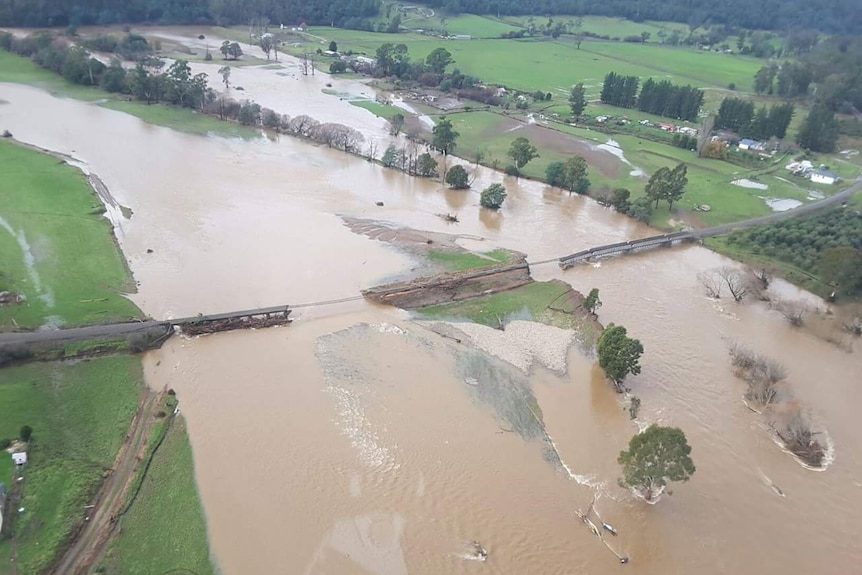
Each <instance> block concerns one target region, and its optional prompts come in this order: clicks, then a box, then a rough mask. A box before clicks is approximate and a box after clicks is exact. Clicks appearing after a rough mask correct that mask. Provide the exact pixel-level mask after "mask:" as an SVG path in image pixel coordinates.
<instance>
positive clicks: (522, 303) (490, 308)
mask: <svg viewBox="0 0 862 575" xmlns="http://www.w3.org/2000/svg"><path fill="white" fill-rule="evenodd" d="M567 292H568V286H566V285H565V284H563V283H558V282H533V283H530V284H527V285H525V286H521V287H519V288H515V289H512V290H508V291H504V292H500V293H496V294H491V295H487V296H483V297H477V298H473V299H469V300H465V301H460V302H455V303H450V304H442V305H436V306H430V307H426V308H422V310H420V312H421V314H422V315H423V316H425V317H427V318H432V319H442V320H446V319H469V320H470V321H473V322H475V323H481V324H483V325H487V326H491V327H498V326H499V325H500V322H501V321H504V320H505V319H506V318H507V317H509V316H512V315H515V314H518V315H519V319H534V320H538V319H539V318H540V316H542V314H543V313H544V312H545V311H546V310H547V309H548V306H549V305H551V304H552V303H554V302H555V301H557V300H559V299H560V298H562V297H563V296H564V295H565V294H566V293H567ZM521 316H528V317H521Z"/></svg>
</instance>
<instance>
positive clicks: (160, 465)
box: [101, 418, 213, 575]
mask: <svg viewBox="0 0 862 575" xmlns="http://www.w3.org/2000/svg"><path fill="white" fill-rule="evenodd" d="M101 568H102V571H101V572H102V573H105V574H108V575H113V574H116V575H152V574H157V573H173V572H176V573H195V574H196V575H208V574H211V573H213V567H212V564H211V562H210V558H209V551H208V543H207V530H206V520H205V518H204V515H203V509H202V507H201V503H200V498H199V497H198V493H197V487H196V485H195V478H194V462H193V460H192V449H191V445H190V444H189V440H188V435H187V433H186V425H185V420H183V419H182V418H179V419H177V420H176V421H175V422H174V424H173V426H171V428H170V430H168V432H167V435H166V437H165V440H164V442H163V443H162V445H161V447H160V448H159V450H158V451H157V452H156V455H155V457H154V458H153V463H152V465H151V466H150V469H149V472H148V473H147V475H146V477H145V478H144V480H143V483H142V485H141V490H140V493H139V494H138V497H137V499H136V500H135V502H134V504H133V505H132V507H131V508H130V510H129V513H128V514H127V515H125V516H124V517H123V518H122V519H121V524H120V533H119V535H118V536H117V538H116V539H115V540H114V541H113V542H112V543H111V547H110V549H109V550H108V552H107V554H106V557H105V558H104V560H103V561H102V565H101Z"/></svg>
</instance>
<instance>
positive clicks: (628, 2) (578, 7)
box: [425, 0, 862, 35]
mask: <svg viewBox="0 0 862 575" xmlns="http://www.w3.org/2000/svg"><path fill="white" fill-rule="evenodd" d="M425 3H426V4H428V5H430V6H432V7H435V8H436V7H440V8H446V9H448V10H450V11H452V10H456V11H457V10H459V11H461V12H468V13H471V14H490V15H495V16H496V15H526V14H532V15H549V14H550V15H552V14H580V15H584V14H593V15H598V16H613V17H623V18H628V19H629V20H634V21H636V22H637V21H641V20H664V21H671V22H683V23H686V24H693V25H698V26H700V25H702V24H729V25H732V26H741V27H743V28H750V29H754V28H758V29H764V30H782V31H783V30H789V29H791V28H803V29H816V30H820V31H822V32H826V33H830V34H834V33H841V34H854V35H858V34H862V2H860V0H427V1H426V2H425Z"/></svg>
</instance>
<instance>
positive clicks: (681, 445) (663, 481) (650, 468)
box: [617, 424, 695, 501]
mask: <svg viewBox="0 0 862 575" xmlns="http://www.w3.org/2000/svg"><path fill="white" fill-rule="evenodd" d="M617 462H618V463H619V464H620V465H622V466H623V476H622V477H621V478H620V485H622V486H623V487H630V488H633V489H636V490H638V491H641V492H642V494H643V496H644V499H646V500H647V501H652V500H653V497H655V496H656V495H658V494H660V493H661V491H662V489H663V488H664V486H665V485H667V484H668V482H669V481H688V480H689V478H691V476H692V475H694V472H695V466H694V462H693V461H692V460H691V447H689V445H688V440H687V439H686V437H685V433H683V432H682V430H681V429H679V428H678V427H662V426H659V425H656V424H652V425H650V426H649V427H648V428H647V429H646V431H644V432H643V433H639V434H637V435H635V436H634V437H632V438H631V441H629V448H628V450H627V451H621V452H620V456H619V458H618V459H617Z"/></svg>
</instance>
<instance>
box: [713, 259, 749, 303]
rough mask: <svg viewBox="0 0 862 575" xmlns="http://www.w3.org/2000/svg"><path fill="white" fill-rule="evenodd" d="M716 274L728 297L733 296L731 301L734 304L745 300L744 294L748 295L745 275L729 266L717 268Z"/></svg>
mask: <svg viewBox="0 0 862 575" xmlns="http://www.w3.org/2000/svg"><path fill="white" fill-rule="evenodd" d="M717 273H718V276H719V277H720V278H721V280H722V281H723V282H724V285H725V286H727V289H728V291H730V295H731V296H733V300H734V301H735V302H736V303H739V302H741V301H742V300H743V298H745V294H747V293H748V286H749V284H748V282H747V281H746V277H745V274H744V273H742V272H741V271H740V270H738V269H736V268H734V267H731V266H722V267H720V268H718V270H717Z"/></svg>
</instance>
